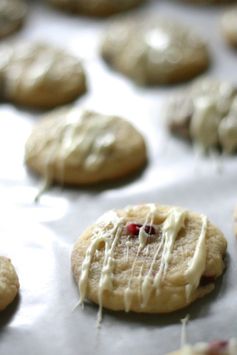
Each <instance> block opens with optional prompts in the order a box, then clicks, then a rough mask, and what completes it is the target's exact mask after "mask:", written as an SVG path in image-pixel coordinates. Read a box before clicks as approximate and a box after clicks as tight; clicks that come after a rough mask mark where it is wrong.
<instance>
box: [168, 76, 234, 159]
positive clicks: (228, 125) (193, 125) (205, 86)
mask: <svg viewBox="0 0 237 355" xmlns="http://www.w3.org/2000/svg"><path fill="white" fill-rule="evenodd" d="M166 119H167V123H168V125H169V128H170V130H171V131H172V132H173V133H175V134H177V135H178V136H180V137H182V138H185V139H191V140H192V141H193V142H194V143H195V144H196V145H197V146H199V147H200V148H201V149H202V150H203V151H208V150H210V149H215V148H218V147H220V148H221V149H222V150H223V151H224V152H226V153H234V152H235V151H236V150H237V90H236V88H235V87H234V86H232V85H230V84H229V83H227V82H222V81H218V80H214V79H211V78H205V79H202V80H198V81H196V82H195V83H194V84H193V85H191V87H188V88H187V89H184V90H181V91H180V92H178V93H177V95H174V96H173V97H171V99H170V100H169V101H168V103H167V106H166Z"/></svg>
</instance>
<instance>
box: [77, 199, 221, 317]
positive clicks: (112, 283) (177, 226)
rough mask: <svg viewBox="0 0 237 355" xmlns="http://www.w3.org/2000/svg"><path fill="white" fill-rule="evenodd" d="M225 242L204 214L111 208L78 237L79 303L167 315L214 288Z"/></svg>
mask: <svg viewBox="0 0 237 355" xmlns="http://www.w3.org/2000/svg"><path fill="white" fill-rule="evenodd" d="M225 251H226V240H225V238H224V236H223V234H222V233H221V232H220V231H219V230H218V229H217V228H216V227H215V226H214V225H213V224H212V223H211V222H209V221H208V220H207V218H206V217H205V216H203V215H199V214H197V213H193V212H190V211H187V210H184V209H182V208H180V207H174V206H161V205H158V204H143V205H137V206H128V207H126V208H124V209H121V210H112V211H109V212H107V213H105V214H104V215H103V216H102V217H100V218H99V219H98V220H97V221H96V223H95V224H93V225H92V226H90V227H89V228H88V229H86V230H85V232H84V233H83V234H82V235H81V236H80V238H79V239H78V241H77V242H76V244H75V246H74V249H73V252H72V270H73V274H74V278H75V281H76V283H77V285H78V287H79V291H80V302H81V303H83V301H84V300H85V299H89V300H90V301H93V302H95V303H97V304H99V305H100V309H102V307H105V308H109V309H112V310H116V311H118V310H124V311H130V310H131V311H135V312H149V313H167V312H172V311H175V310H177V309H181V308H183V307H186V306H187V305H189V304H190V303H192V302H193V301H195V300H196V299H197V298H200V297H203V296H204V295H206V294H207V293H209V292H211V291H212V290H213V289H214V284H215V281H216V278H217V277H218V276H220V275H221V274H222V272H223V269H224V262H223V257H224V255H225Z"/></svg>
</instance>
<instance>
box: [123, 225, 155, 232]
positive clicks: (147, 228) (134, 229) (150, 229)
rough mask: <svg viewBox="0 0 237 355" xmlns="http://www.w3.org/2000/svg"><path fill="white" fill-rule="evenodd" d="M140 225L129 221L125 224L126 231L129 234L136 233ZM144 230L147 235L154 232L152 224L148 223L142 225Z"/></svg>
mask: <svg viewBox="0 0 237 355" xmlns="http://www.w3.org/2000/svg"><path fill="white" fill-rule="evenodd" d="M142 226H143V225H142V224H140V223H130V224H128V225H127V232H128V234H130V235H138V234H139V231H140V228H141V227H142ZM144 230H145V232H146V233H147V234H149V235H152V234H156V230H155V228H154V227H153V226H150V225H148V224H147V225H145V226H144Z"/></svg>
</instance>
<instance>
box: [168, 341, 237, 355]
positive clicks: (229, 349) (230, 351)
mask: <svg viewBox="0 0 237 355" xmlns="http://www.w3.org/2000/svg"><path fill="white" fill-rule="evenodd" d="M187 354H188V355H236V354H237V340H236V339H230V340H229V341H226V340H218V341H213V342H211V343H197V344H195V345H193V346H191V345H185V346H184V347H183V348H182V349H180V350H178V351H175V352H172V353H170V354H168V355H187Z"/></svg>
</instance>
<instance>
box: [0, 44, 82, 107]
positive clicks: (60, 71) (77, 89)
mask: <svg viewBox="0 0 237 355" xmlns="http://www.w3.org/2000/svg"><path fill="white" fill-rule="evenodd" d="M0 57H1V59H0V73H1V75H2V77H3V81H4V85H3V96H4V98H5V99H7V100H9V101H12V102H14V103H16V104H20V105H24V106H30V107H34V108H43V109H46V108H50V107H55V106H58V105H63V104H65V103H68V102H71V101H72V100H75V99H76V98H77V97H78V96H80V95H82V94H83V93H84V92H85V91H86V79H85V74H84V71H83V68H82V65H81V64H80V61H79V60H78V59H77V58H75V57H73V56H72V55H70V54H68V53H67V52H65V51H64V50H62V49H58V48H55V47H53V46H51V45H48V44H44V43H22V44H18V45H15V46H13V47H10V46H2V47H0Z"/></svg>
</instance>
